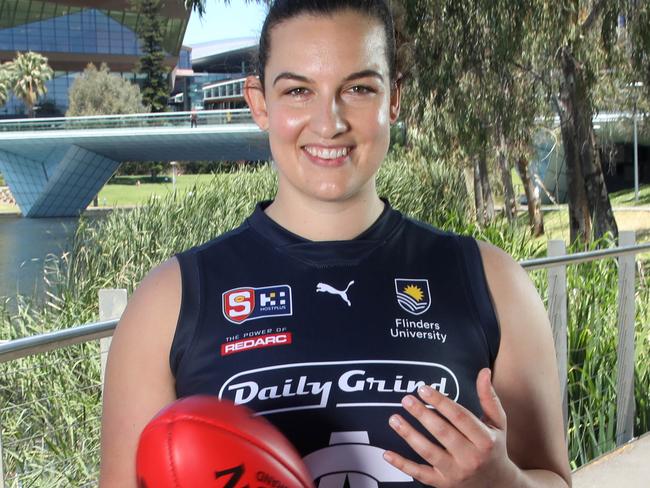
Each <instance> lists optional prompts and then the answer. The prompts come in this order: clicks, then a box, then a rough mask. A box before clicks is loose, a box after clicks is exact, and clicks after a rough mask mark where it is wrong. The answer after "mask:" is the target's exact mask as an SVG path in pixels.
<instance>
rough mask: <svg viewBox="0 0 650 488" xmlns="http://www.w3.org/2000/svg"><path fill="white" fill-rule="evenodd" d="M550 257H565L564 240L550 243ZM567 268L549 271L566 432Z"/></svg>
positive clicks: (554, 334)
mask: <svg viewBox="0 0 650 488" xmlns="http://www.w3.org/2000/svg"><path fill="white" fill-rule="evenodd" d="M547 254H548V256H549V257H556V256H564V255H565V254H566V245H565V244H564V241H563V240H551V241H548V252H547ZM566 288H567V285H566V266H565V265H559V266H552V267H550V268H549V269H548V316H549V319H550V321H551V329H552V330H553V342H554V343H555V356H556V360H557V369H558V374H559V377H560V395H561V398H562V413H563V416H564V432H565V433H566V430H567V425H568V421H569V398H568V392H567V384H568V377H567V374H568V370H567V361H568V351H567V293H566Z"/></svg>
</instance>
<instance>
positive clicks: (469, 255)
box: [458, 236, 501, 367]
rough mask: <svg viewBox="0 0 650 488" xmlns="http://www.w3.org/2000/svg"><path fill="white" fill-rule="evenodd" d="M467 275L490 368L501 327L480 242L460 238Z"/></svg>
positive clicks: (468, 286) (468, 290)
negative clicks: (486, 348)
mask: <svg viewBox="0 0 650 488" xmlns="http://www.w3.org/2000/svg"><path fill="white" fill-rule="evenodd" d="M458 242H459V244H460V247H461V250H462V251H463V252H462V253H461V260H462V262H463V264H462V266H463V267H464V269H463V271H464V275H465V280H464V281H465V285H466V286H465V289H466V290H467V296H468V298H469V300H470V302H471V304H472V305H473V309H474V311H475V313H476V316H477V319H478V321H479V323H480V324H481V330H482V331H483V334H484V336H485V341H486V343H487V346H488V351H489V353H490V367H492V366H494V361H495V360H496V357H497V354H498V352H499V345H500V343H501V327H500V326H499V321H498V320H497V317H496V312H495V311H494V303H493V302H492V297H491V295H490V289H489V287H488V283H487V278H486V276H485V267H484V266H483V259H482V257H481V250H480V248H479V246H478V242H476V239H474V238H473V237H467V236H458Z"/></svg>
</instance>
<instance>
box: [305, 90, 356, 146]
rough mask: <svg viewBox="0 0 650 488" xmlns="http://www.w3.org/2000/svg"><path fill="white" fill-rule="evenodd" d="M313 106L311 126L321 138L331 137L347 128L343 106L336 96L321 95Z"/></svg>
mask: <svg viewBox="0 0 650 488" xmlns="http://www.w3.org/2000/svg"><path fill="white" fill-rule="evenodd" d="M315 105H316V106H315V107H314V113H313V114H312V117H311V126H312V130H313V131H314V133H316V134H318V135H319V136H320V137H322V138H323V139H333V138H334V137H336V136H337V135H339V134H342V133H344V132H346V131H347V130H348V128H349V125H348V122H347V120H346V118H345V114H344V110H343V107H342V106H341V103H340V100H338V99H337V97H322V98H321V99H320V100H319V102H318V103H317V104H315Z"/></svg>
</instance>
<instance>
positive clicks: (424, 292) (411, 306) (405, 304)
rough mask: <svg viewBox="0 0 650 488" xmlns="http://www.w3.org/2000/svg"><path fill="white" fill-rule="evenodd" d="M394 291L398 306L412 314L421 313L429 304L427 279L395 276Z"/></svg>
mask: <svg viewBox="0 0 650 488" xmlns="http://www.w3.org/2000/svg"><path fill="white" fill-rule="evenodd" d="M395 293H396V295H397V303H398V304H399V306H400V307H402V308H403V309H404V310H406V311H407V312H409V313H412V314H413V315H421V314H423V313H424V312H426V311H427V310H429V306H430V305H431V293H430V292H429V281H428V280H405V279H402V278H395Z"/></svg>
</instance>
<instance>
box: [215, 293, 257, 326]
mask: <svg viewBox="0 0 650 488" xmlns="http://www.w3.org/2000/svg"><path fill="white" fill-rule="evenodd" d="M254 309H255V290H254V289H253V288H236V289H234V290H230V291H227V292H226V293H224V294H223V312H224V314H225V315H226V316H227V317H228V318H229V319H230V320H232V321H233V322H237V323H239V322H243V321H244V320H246V319H247V318H248V317H249V316H250V314H251V313H252V312H253V310H254Z"/></svg>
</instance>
